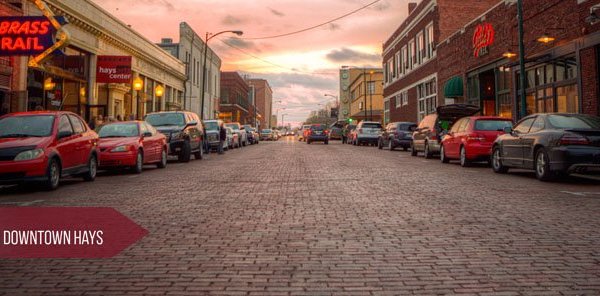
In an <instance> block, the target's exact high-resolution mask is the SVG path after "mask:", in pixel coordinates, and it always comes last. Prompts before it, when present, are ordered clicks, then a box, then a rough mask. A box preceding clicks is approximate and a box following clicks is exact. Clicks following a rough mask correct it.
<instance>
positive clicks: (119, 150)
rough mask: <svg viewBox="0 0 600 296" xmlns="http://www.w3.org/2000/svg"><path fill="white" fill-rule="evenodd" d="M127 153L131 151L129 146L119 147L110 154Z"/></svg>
mask: <svg viewBox="0 0 600 296" xmlns="http://www.w3.org/2000/svg"><path fill="white" fill-rule="evenodd" d="M127 151H129V146H126V145H123V146H118V147H116V148H113V149H112V150H110V152H127Z"/></svg>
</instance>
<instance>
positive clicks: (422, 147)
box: [411, 104, 479, 158]
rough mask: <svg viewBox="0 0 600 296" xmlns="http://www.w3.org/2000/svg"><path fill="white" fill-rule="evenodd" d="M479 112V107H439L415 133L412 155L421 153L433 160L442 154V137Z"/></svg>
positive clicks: (465, 105) (464, 105) (426, 117)
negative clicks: (463, 120)
mask: <svg viewBox="0 0 600 296" xmlns="http://www.w3.org/2000/svg"><path fill="white" fill-rule="evenodd" d="M478 112H479V107H477V106H473V105H467V104H451V105H445V106H439V107H437V109H436V113H433V114H429V115H427V116H425V118H423V120H421V122H420V123H419V126H418V127H417V129H416V130H415V131H414V132H413V141H412V146H411V155H412V156H417V154H418V153H419V152H423V153H424V154H425V158H432V157H433V155H434V154H437V153H439V152H440V143H441V140H442V136H443V135H444V134H445V133H446V132H447V131H448V130H449V129H450V127H451V126H452V125H453V124H454V123H455V122H456V121H457V120H459V119H461V118H463V117H467V116H473V115H475V114H476V113H478Z"/></svg>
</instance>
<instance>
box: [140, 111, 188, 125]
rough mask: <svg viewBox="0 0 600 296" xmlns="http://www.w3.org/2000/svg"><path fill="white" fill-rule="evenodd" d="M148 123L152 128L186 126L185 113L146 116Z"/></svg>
mask: <svg viewBox="0 0 600 296" xmlns="http://www.w3.org/2000/svg"><path fill="white" fill-rule="evenodd" d="M146 122H148V123H149V124H151V125H152V126H168V125H176V126H183V125H185V118H184V117H183V113H156V114H150V115H148V116H146Z"/></svg>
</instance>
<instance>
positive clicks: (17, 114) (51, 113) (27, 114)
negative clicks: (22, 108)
mask: <svg viewBox="0 0 600 296" xmlns="http://www.w3.org/2000/svg"><path fill="white" fill-rule="evenodd" d="M61 114H70V115H77V114H75V113H73V112H71V111H27V112H16V113H9V114H7V115H8V116H29V115H54V116H56V115H61Z"/></svg>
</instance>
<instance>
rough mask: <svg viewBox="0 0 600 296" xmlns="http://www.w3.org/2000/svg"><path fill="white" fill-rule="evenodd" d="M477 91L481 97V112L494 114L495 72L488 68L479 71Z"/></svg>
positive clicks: (488, 114)
mask: <svg viewBox="0 0 600 296" xmlns="http://www.w3.org/2000/svg"><path fill="white" fill-rule="evenodd" d="M479 87H480V89H479V93H480V99H481V105H480V106H481V114H482V115H484V116H495V115H496V73H495V69H490V70H487V71H485V72H481V73H479Z"/></svg>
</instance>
